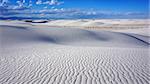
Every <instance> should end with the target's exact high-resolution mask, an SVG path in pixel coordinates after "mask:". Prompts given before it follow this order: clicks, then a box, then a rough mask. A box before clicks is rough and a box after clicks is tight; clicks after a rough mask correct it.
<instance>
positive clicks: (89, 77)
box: [0, 22, 150, 84]
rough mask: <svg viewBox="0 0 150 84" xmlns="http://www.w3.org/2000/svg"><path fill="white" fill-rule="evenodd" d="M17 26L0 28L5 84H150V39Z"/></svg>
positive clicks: (0, 59) (0, 58)
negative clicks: (149, 47)
mask: <svg viewBox="0 0 150 84" xmlns="http://www.w3.org/2000/svg"><path fill="white" fill-rule="evenodd" d="M17 23H18V22H15V24H17ZM15 24H13V23H11V22H10V23H9V24H8V23H5V24H1V25H0V32H1V33H0V42H1V47H0V54H1V55H0V83H1V84H148V83H149V77H150V73H149V69H150V65H149V60H150V59H149V58H150V57H149V53H148V52H149V49H148V46H149V36H143V35H138V34H131V33H130V34H129V33H121V32H111V31H100V30H85V29H79V28H78V29H75V28H53V27H48V26H45V27H42V28H37V26H33V25H30V24H24V23H23V24H24V25H23V24H22V25H21V26H20V25H18V26H17V25H15ZM18 24H21V23H20V22H19V23H18Z"/></svg>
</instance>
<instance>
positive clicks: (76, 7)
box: [0, 0, 149, 19]
mask: <svg viewBox="0 0 150 84" xmlns="http://www.w3.org/2000/svg"><path fill="white" fill-rule="evenodd" d="M148 3H149V2H148V0H0V9H1V12H0V19H1V18H15V17H16V18H47V19H80V18H85V19H87V18H88V19H89V18H92V19H93V18H94V19H96V18H136V19H137V18H148V11H149V9H148V7H149V6H148ZM20 10H21V11H20Z"/></svg>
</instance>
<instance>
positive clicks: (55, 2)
mask: <svg viewBox="0 0 150 84" xmlns="http://www.w3.org/2000/svg"><path fill="white" fill-rule="evenodd" d="M63 3H64V2H61V1H58V0H47V1H45V2H44V1H42V0H37V1H36V4H37V5H40V4H47V5H60V4H63Z"/></svg>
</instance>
